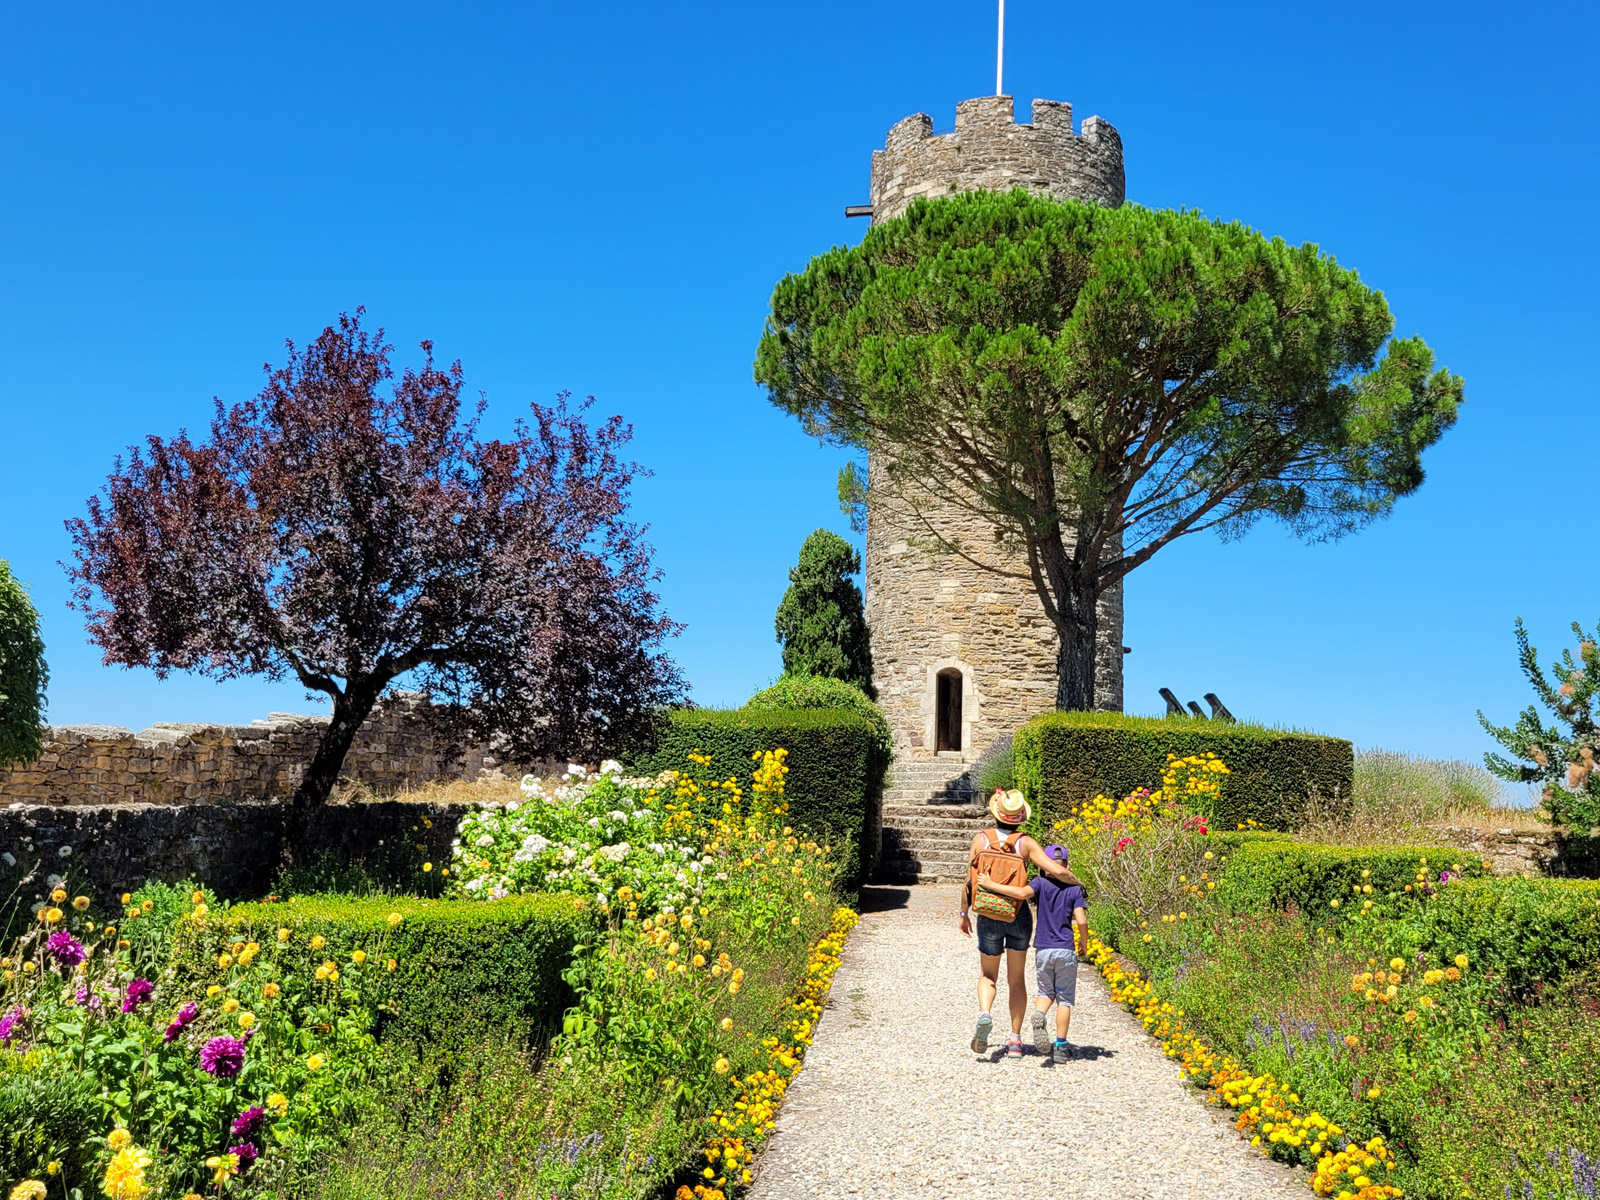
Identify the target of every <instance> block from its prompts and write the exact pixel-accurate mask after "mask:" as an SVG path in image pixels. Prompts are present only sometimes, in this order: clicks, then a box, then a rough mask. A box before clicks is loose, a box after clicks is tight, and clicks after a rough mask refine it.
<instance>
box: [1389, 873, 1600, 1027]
mask: <svg viewBox="0 0 1600 1200" xmlns="http://www.w3.org/2000/svg"><path fill="white" fill-rule="evenodd" d="M1391 940H1392V942H1393V944H1394V948H1395V949H1396V950H1398V951H1399V952H1401V953H1405V954H1415V953H1418V952H1421V953H1424V954H1428V955H1431V956H1433V960H1434V961H1437V962H1444V961H1447V960H1449V959H1451V958H1454V957H1455V956H1456V955H1457V954H1465V955H1466V956H1467V958H1468V960H1469V962H1470V963H1471V964H1472V968H1473V969H1474V970H1479V969H1487V970H1490V971H1493V972H1494V973H1495V975H1496V977H1497V982H1499V983H1500V984H1502V985H1503V986H1504V987H1505V988H1507V989H1508V991H1509V993H1510V995H1511V996H1512V997H1513V998H1516V997H1520V996H1522V995H1524V994H1526V993H1527V992H1529V991H1532V990H1534V989H1535V988H1537V987H1539V986H1541V985H1544V984H1553V983H1556V982H1558V981H1560V980H1561V979H1563V978H1564V977H1566V976H1568V975H1570V974H1573V973H1576V972H1578V971H1582V970H1584V969H1586V968H1589V967H1593V966H1595V965H1596V964H1600V882H1596V881H1593V880H1572V879H1518V878H1497V879H1481V880H1474V881H1468V882H1463V883H1459V884H1453V885H1451V886H1450V887H1447V888H1445V889H1444V890H1443V891H1442V892H1441V893H1440V894H1439V896H1438V897H1437V898H1435V899H1434V900H1432V901H1430V902H1429V903H1428V904H1427V905H1425V906H1424V907H1423V908H1422V909H1421V910H1420V911H1419V912H1417V913H1415V914H1413V915H1411V916H1408V917H1406V918H1404V919H1403V920H1401V921H1399V922H1397V923H1396V924H1395V925H1394V927H1393V930H1392V932H1391Z"/></svg>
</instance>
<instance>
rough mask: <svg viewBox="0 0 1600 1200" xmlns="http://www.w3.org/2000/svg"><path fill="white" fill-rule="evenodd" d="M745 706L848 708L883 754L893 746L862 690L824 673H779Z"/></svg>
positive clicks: (885, 722) (879, 712)
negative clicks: (867, 727) (873, 735)
mask: <svg viewBox="0 0 1600 1200" xmlns="http://www.w3.org/2000/svg"><path fill="white" fill-rule="evenodd" d="M744 706H745V707H746V708H763V709H773V708H848V709H850V710H852V711H854V712H857V713H859V714H860V715H861V716H863V717H865V718H866V719H867V720H868V721H869V722H870V723H871V725H872V728H873V731H874V732H875V733H876V734H877V737H878V744H879V747H880V748H881V749H882V751H883V753H884V755H885V757H886V758H887V757H888V756H889V755H890V754H892V753H893V750H894V737H893V735H892V734H891V733H890V732H889V722H888V720H887V718H885V717H884V715H883V711H882V710H881V709H880V708H879V707H878V706H877V705H876V704H874V703H873V702H872V701H871V700H870V699H869V698H868V697H867V694H866V692H864V691H862V690H861V689H860V688H858V687H857V686H856V685H855V684H853V683H846V682H845V681H844V680H843V679H831V678H829V677H828V676H826V675H781V676H779V678H778V681H777V682H776V683H774V684H773V685H772V686H771V687H769V688H766V689H764V690H763V691H759V692H757V693H756V694H755V695H754V696H751V697H750V699H749V700H747V701H745V705H744Z"/></svg>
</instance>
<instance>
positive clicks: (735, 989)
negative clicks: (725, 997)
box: [728, 979, 739, 996]
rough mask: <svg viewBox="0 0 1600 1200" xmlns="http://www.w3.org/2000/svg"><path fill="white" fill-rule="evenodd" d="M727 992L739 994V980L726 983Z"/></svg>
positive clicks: (734, 994)
mask: <svg viewBox="0 0 1600 1200" xmlns="http://www.w3.org/2000/svg"><path fill="white" fill-rule="evenodd" d="M728 993H729V994H730V995H733V996H737V995H738V994H739V981H738V980H737V979H735V980H734V981H733V982H732V983H730V984H729V985H728Z"/></svg>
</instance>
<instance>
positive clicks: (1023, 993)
mask: <svg viewBox="0 0 1600 1200" xmlns="http://www.w3.org/2000/svg"><path fill="white" fill-rule="evenodd" d="M995 966H996V968H997V969H998V967H999V964H998V963H996V964H995ZM1006 991H1007V992H1008V993H1009V997H1008V999H1009V1000H1010V1003H1011V1032H1012V1033H1013V1034H1015V1035H1018V1036H1020V1035H1021V1033H1022V1018H1023V1017H1025V1016H1027V1015H1028V952H1027V951H1026V950H1007V951H1006ZM989 1002H990V1003H991V1004H992V1003H993V1002H994V984H992V983H991V984H990V985H989Z"/></svg>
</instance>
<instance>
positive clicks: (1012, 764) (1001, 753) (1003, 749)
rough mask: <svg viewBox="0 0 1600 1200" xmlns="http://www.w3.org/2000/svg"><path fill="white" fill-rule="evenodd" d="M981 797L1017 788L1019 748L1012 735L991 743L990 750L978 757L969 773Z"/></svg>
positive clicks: (1006, 735)
mask: <svg viewBox="0 0 1600 1200" xmlns="http://www.w3.org/2000/svg"><path fill="white" fill-rule="evenodd" d="M968 774H969V775H971V777H972V782H973V784H974V785H975V786H976V787H977V789H978V795H979V796H985V795H992V794H993V793H994V790H995V789H996V788H1005V789H1006V790H1008V791H1009V790H1010V789H1011V788H1014V787H1016V786H1017V748H1016V745H1015V743H1014V741H1013V739H1012V735H1011V734H1009V733H1008V734H1005V735H1003V736H1001V737H998V738H996V739H995V740H994V741H992V742H990V743H989V748H988V749H987V750H985V751H984V752H983V753H982V754H980V755H978V761H977V762H975V763H973V764H972V769H971V770H970V771H969V772H968Z"/></svg>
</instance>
